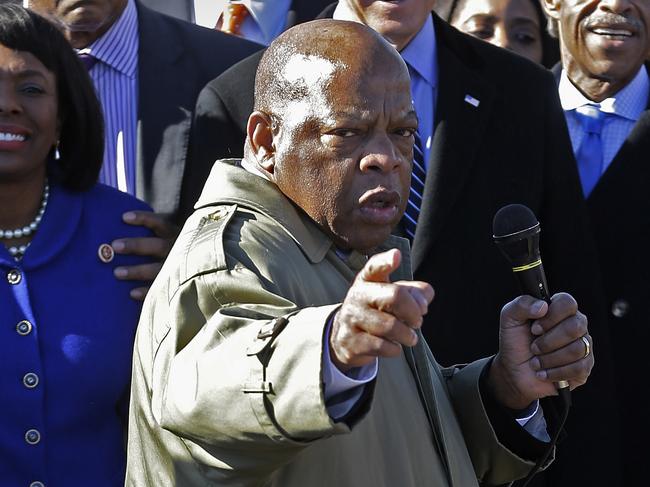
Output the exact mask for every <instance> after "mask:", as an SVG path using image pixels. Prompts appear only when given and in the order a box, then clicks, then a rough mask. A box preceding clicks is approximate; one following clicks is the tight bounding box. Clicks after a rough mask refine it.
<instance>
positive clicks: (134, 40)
mask: <svg viewBox="0 0 650 487" xmlns="http://www.w3.org/2000/svg"><path fill="white" fill-rule="evenodd" d="M138 46H139V39H138V13H137V10H136V7H135V1H134V0H128V2H127V5H126V7H125V8H124V11H123V12H122V15H121V16H120V18H119V19H117V21H116V22H115V23H114V24H113V26H112V27H111V28H110V29H109V30H108V31H107V32H106V33H105V34H104V35H103V36H101V37H100V38H99V39H97V40H96V41H95V42H93V43H92V44H91V45H90V46H88V47H87V48H85V49H82V50H80V51H79V52H80V53H88V54H91V55H92V56H93V57H95V58H97V59H98V62H97V63H96V64H95V65H94V66H93V67H92V68H91V69H90V71H89V74H90V77H91V78H92V80H93V84H94V85H95V91H96V92H97V96H98V98H99V100H100V102H101V104H102V109H103V111H104V126H105V135H106V137H105V148H104V163H103V165H102V170H101V172H100V175H99V181H100V182H101V183H104V184H107V185H108V186H112V187H114V188H118V189H119V190H121V191H124V192H127V193H129V194H132V195H135V172H136V146H137V142H136V136H137V119H138Z"/></svg>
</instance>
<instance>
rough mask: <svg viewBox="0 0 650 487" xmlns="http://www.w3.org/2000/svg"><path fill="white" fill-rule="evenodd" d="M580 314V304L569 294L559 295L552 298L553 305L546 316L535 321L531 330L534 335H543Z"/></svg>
mask: <svg viewBox="0 0 650 487" xmlns="http://www.w3.org/2000/svg"><path fill="white" fill-rule="evenodd" d="M577 312H578V303H576V300H575V299H573V296H571V295H570V294H567V293H557V294H554V295H553V296H552V297H551V304H550V305H549V307H548V311H547V312H546V314H545V315H544V316H543V317H541V318H539V319H537V320H535V321H534V322H533V323H532V325H531V328H530V331H531V333H533V335H542V334H543V333H545V332H547V331H549V330H550V329H551V328H553V327H554V326H555V325H557V324H558V323H560V322H561V321H562V320H564V319H566V318H568V317H570V316H573V315H575V314H576V313H577Z"/></svg>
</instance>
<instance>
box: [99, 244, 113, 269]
mask: <svg viewBox="0 0 650 487" xmlns="http://www.w3.org/2000/svg"><path fill="white" fill-rule="evenodd" d="M97 255H98V256H99V260H101V261H102V262H103V263H104V264H108V263H109V262H110V261H112V260H113V257H115V251H114V250H113V247H111V246H110V245H109V244H107V243H103V244H101V245H100V246H99V248H98V249H97Z"/></svg>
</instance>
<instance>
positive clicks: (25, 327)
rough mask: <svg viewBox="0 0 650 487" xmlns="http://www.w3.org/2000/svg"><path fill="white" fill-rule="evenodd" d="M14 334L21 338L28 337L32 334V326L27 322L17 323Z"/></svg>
mask: <svg viewBox="0 0 650 487" xmlns="http://www.w3.org/2000/svg"><path fill="white" fill-rule="evenodd" d="M16 332H18V334H19V335H22V336H25V335H29V334H30V333H31V332H32V324H31V323H30V322H29V321H27V320H22V321H19V322H18V324H17V325H16Z"/></svg>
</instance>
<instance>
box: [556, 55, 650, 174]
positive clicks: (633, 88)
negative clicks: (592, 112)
mask: <svg viewBox="0 0 650 487" xmlns="http://www.w3.org/2000/svg"><path fill="white" fill-rule="evenodd" d="M649 90H650V83H649V81H648V73H647V71H646V69H645V66H641V69H639V72H638V73H637V74H636V76H635V77H634V79H633V80H632V81H631V82H630V83H628V85H627V86H626V87H625V88H623V89H622V90H620V91H619V92H618V93H616V94H615V95H613V96H611V97H609V98H607V99H605V100H603V101H602V102H600V103H594V102H592V101H591V100H589V99H588V98H587V97H586V96H584V95H583V94H582V93H581V92H580V91H579V90H578V89H577V88H576V87H575V86H574V85H573V83H572V82H571V81H570V80H569V77H568V76H567V74H566V71H564V70H563V71H562V74H561V75H560V85H559V95H560V101H561V103H562V108H563V109H564V115H565V117H566V121H567V125H568V128H569V136H570V138H571V144H572V146H573V152H574V154H575V153H577V151H578V148H579V147H580V143H581V142H582V138H583V137H584V130H583V128H582V124H581V123H580V121H579V120H578V119H577V117H576V109H577V108H580V107H582V106H584V105H589V104H591V105H595V106H598V107H600V110H601V111H603V112H605V113H611V114H615V115H617V116H613V117H608V118H607V119H606V120H605V124H604V126H603V130H602V133H601V139H602V144H603V167H602V172H604V171H605V170H606V169H607V167H609V165H610V164H611V162H612V160H613V159H614V157H615V156H616V154H617V153H618V151H619V150H620V148H621V146H622V145H623V143H624V142H625V139H627V137H628V135H629V134H630V132H631V131H632V128H633V127H634V125H635V124H636V122H637V121H638V120H639V117H640V116H641V113H643V111H644V110H645V109H646V107H647V106H648V91H649Z"/></svg>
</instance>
